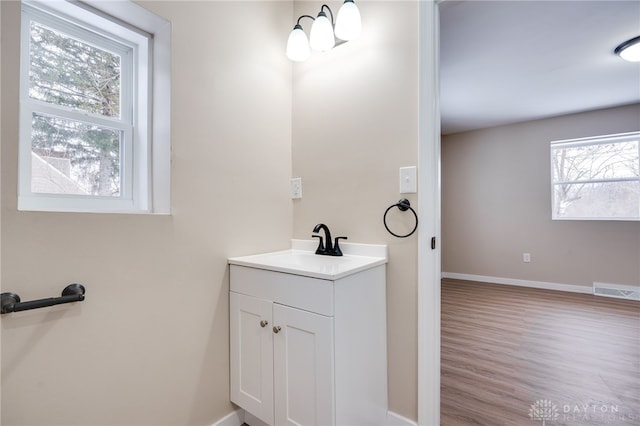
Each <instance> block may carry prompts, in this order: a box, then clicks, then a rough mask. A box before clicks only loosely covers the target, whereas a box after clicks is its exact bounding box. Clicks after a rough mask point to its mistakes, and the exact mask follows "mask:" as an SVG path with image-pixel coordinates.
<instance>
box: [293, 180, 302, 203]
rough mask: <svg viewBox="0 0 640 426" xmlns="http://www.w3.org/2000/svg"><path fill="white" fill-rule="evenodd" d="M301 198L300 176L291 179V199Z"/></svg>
mask: <svg viewBox="0 0 640 426" xmlns="http://www.w3.org/2000/svg"><path fill="white" fill-rule="evenodd" d="M298 198H302V178H299V177H297V178H292V179H291V199H293V200H296V199H298Z"/></svg>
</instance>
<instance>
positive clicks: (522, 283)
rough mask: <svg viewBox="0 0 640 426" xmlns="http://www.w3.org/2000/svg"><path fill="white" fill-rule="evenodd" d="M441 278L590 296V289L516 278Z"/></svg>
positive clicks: (448, 274)
mask: <svg viewBox="0 0 640 426" xmlns="http://www.w3.org/2000/svg"><path fill="white" fill-rule="evenodd" d="M442 278H450V279H454V280H464V281H477V282H485V283H490V284H504V285H514V286H518V287H530V288H541V289H545V290H557V291H568V292H571V293H584V294H591V293H592V290H593V289H592V287H591V286H584V285H575V284H560V283H550V282H546V281H531V280H519V279H516V278H500V277H488V276H484V275H471V274H459V273H456V272H443V273H442Z"/></svg>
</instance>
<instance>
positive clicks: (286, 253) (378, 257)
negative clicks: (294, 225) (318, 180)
mask: <svg viewBox="0 0 640 426" xmlns="http://www.w3.org/2000/svg"><path fill="white" fill-rule="evenodd" d="M317 245H318V242H317V241H315V240H291V248H290V249H288V250H282V251H276V252H270V253H262V254H255V255H250V256H240V257H232V258H230V259H229V264H230V265H238V266H247V267H251V268H258V269H266V270H269V271H275V272H284V273H288V274H295V275H303V276H306V277H312V278H320V279H325V280H337V279H340V278H344V277H346V276H349V275H351V274H355V273H356V272H360V271H364V270H366V269H369V268H373V267H375V266H379V265H383V264H385V263H387V261H388V255H387V246H386V245H378V244H355V243H347V242H341V243H340V248H341V250H342V253H343V254H344V255H343V256H322V255H317V254H315V250H316V247H317Z"/></svg>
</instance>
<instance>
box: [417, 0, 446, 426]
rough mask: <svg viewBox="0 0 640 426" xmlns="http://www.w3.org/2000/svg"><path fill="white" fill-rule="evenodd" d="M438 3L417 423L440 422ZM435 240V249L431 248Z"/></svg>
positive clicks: (424, 62)
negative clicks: (433, 239)
mask: <svg viewBox="0 0 640 426" xmlns="http://www.w3.org/2000/svg"><path fill="white" fill-rule="evenodd" d="M438 3H439V1H438V0H421V1H419V64H420V65H419V77H418V78H419V107H418V111H419V131H418V138H419V142H418V144H419V148H418V165H419V167H418V169H419V170H421V173H420V174H419V178H418V179H419V185H418V200H419V208H420V209H419V212H420V213H419V217H420V223H421V225H422V226H420V229H419V231H418V424H419V425H425V426H427V425H428V426H435V425H439V424H440V278H441V269H442V267H441V230H440V228H441V226H440V223H441V216H440V192H441V186H440V109H439V67H440V65H439V61H438V58H439V43H440V41H439V15H438ZM432 238H435V248H432V247H433V245H432Z"/></svg>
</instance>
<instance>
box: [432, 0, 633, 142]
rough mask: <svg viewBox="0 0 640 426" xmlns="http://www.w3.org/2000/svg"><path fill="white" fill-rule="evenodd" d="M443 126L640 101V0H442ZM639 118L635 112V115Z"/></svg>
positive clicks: (458, 127)
mask: <svg viewBox="0 0 640 426" xmlns="http://www.w3.org/2000/svg"><path fill="white" fill-rule="evenodd" d="M439 7H440V109H441V115H442V133H443V134H451V133H458V132H463V131H467V130H473V129H479V128H485V127H492V126H499V125H504V124H508V123H514V122H519V121H528V120H535V119H539V118H545V117H552V116H556V115H563V114H570V113H576V112H582V111H590V110H595V109H601V108H608V107H613V106H619V105H627V104H632V103H638V102H640V63H639V62H636V63H632V62H627V61H624V60H622V59H621V58H620V57H618V56H617V55H615V54H614V53H613V50H614V49H615V47H616V46H617V45H618V44H620V43H622V42H623V41H626V40H628V39H630V38H633V37H635V36H638V35H640V0H627V1H607V0H600V1H597V0H596V1H593V0H591V1H519V0H511V1H479V0H475V1H473V0H466V1H455V0H445V1H442V2H441V3H440V6H439ZM639 119H640V118H639Z"/></svg>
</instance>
